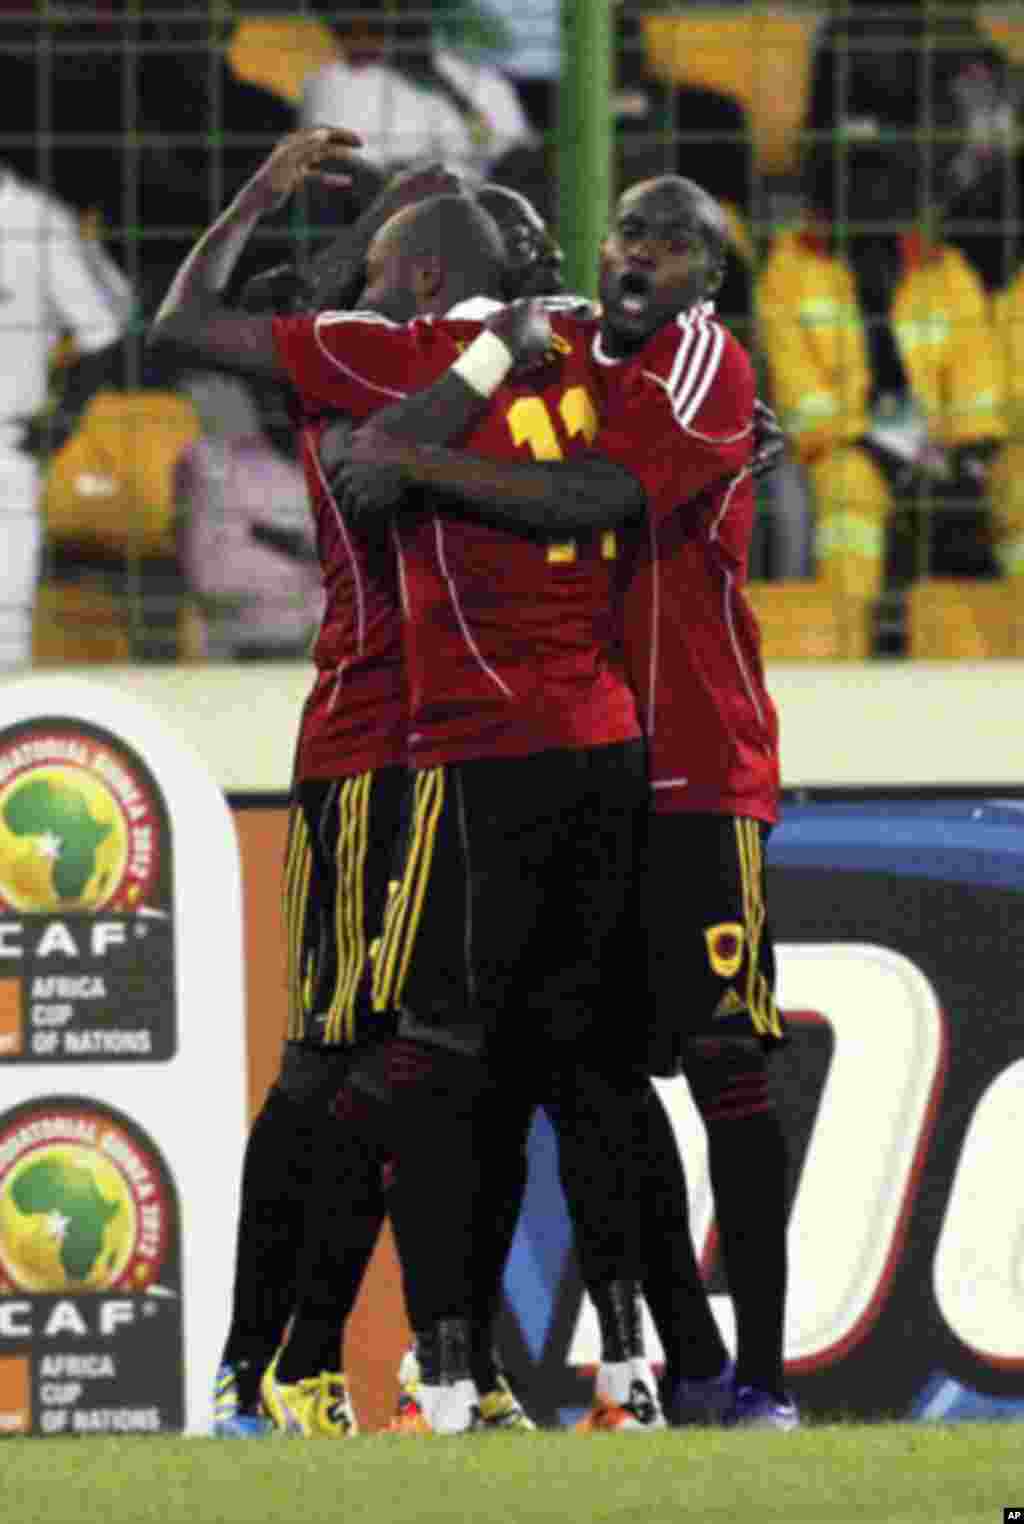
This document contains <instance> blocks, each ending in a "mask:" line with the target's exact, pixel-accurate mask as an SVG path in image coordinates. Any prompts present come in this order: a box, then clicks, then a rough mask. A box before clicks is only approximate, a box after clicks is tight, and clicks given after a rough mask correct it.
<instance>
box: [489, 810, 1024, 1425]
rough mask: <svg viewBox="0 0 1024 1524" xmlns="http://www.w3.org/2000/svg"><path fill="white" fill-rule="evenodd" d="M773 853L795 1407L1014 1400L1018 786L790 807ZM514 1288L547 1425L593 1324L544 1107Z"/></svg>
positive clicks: (891, 1413)
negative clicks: (1008, 791) (964, 795)
mask: <svg viewBox="0 0 1024 1524" xmlns="http://www.w3.org/2000/svg"><path fill="white" fill-rule="evenodd" d="M768 860H769V913H770V917H771V921H772V924H773V929H774V934H775V938H776V942H777V944H778V948H779V1000H780V1004H781V1005H782V1007H783V1008H784V1009H785V1010H786V1012H787V1014H788V1018H789V1021H790V1030H791V1033H792V1041H791V1043H790V1044H789V1046H788V1048H787V1049H786V1050H785V1051H784V1052H783V1053H781V1054H779V1055H778V1056H777V1057H776V1059H775V1060H774V1061H773V1074H772V1079H773V1085H774V1087H775V1091H776V1096H777V1099H778V1103H779V1107H780V1112H781V1115H782V1117H783V1121H784V1126H785V1128H786V1131H787V1136H788V1140H789V1145H790V1155H791V1181H790V1192H791V1195H790V1201H791V1205H790V1216H789V1247H790V1277H791V1278H790V1291H789V1300H788V1304H787V1328H786V1361H787V1374H788V1379H789V1384H790V1386H791V1388H792V1390H793V1392H794V1394H795V1396H796V1398H797V1400H798V1402H799V1403H800V1404H801V1407H802V1408H803V1410H804V1411H805V1412H806V1413H807V1414H808V1415H821V1416H837V1415H840V1414H842V1415H846V1416H851V1417H857V1418H863V1419H877V1418H908V1417H917V1418H921V1419H942V1420H946V1421H948V1420H951V1419H958V1418H984V1417H1006V1416H1013V1415H1016V1414H1019V1415H1020V1416H1021V1417H1024V1276H1022V1274H1021V1263H1022V1260H1024V1171H1021V1169H1020V1164H1019V1161H1020V1157H1021V1140H1022V1137H1024V995H1022V993H1021V980H1022V972H1024V804H1022V803H1020V802H1017V801H1012V800H1002V801H1001V800H986V799H980V798H979V799H974V800H971V799H958V800H955V801H952V800H937V801H923V800H908V799H890V800H885V799H878V800H873V801H871V802H866V803H846V802H839V801H835V800H830V801H828V802H824V803H820V804H795V805H791V806H790V807H789V808H787V810H786V811H785V815H784V819H783V822H782V824H781V825H780V827H779V828H778V830H777V831H776V832H775V833H774V835H773V837H772V840H771V843H770V847H769V854H768ZM663 1095H664V1098H665V1100H666V1103H667V1105H668V1107H669V1111H670V1114H671V1116H672V1119H673V1123H674V1125H675V1127H676V1131H677V1136H678V1138H679V1141H680V1147H681V1149H682V1152H683V1157H684V1160H685V1163H686V1169H687V1176H688V1188H689V1196H690V1220H691V1224H692V1226H693V1231H694V1236H695V1241H696V1243H697V1247H698V1249H699V1251H700V1252H701V1256H702V1264H703V1265H704V1267H705V1272H706V1275H707V1283H708V1290H709V1294H710V1295H711V1298H712V1306H713V1308H714V1310H715V1313H716V1316H717V1317H718V1319H719V1322H720V1324H721V1326H722V1328H723V1331H724V1332H725V1334H726V1337H727V1339H731V1337H732V1331H733V1318H732V1308H731V1303H730V1302H729V1298H728V1292H727V1287H726V1286H725V1283H724V1280H723V1279H722V1276H721V1270H720V1266H719V1265H718V1262H717V1256H716V1247H715V1244H716V1240H715V1231H714V1206H713V1201H712V1199H711V1192H710V1185H709V1181H708V1174H707V1160H706V1152H705V1147H704V1141H703V1129H702V1126H701V1124H700V1121H699V1118H698V1116H697V1113H696V1111H695V1109H694V1107H693V1105H692V1102H691V1101H690V1098H689V1095H688V1093H687V1090H686V1085H685V1082H684V1081H682V1080H676V1081H671V1082H668V1083H666V1084H665V1085H664V1087H663ZM505 1288H506V1307H505V1311H504V1314H503V1327H502V1329H501V1344H502V1348H503V1350H505V1351H506V1352H507V1358H508V1362H509V1365H510V1367H511V1368H512V1371H513V1374H514V1375H515V1376H516V1377H517V1378H518V1379H519V1380H520V1381H521V1383H522V1389H523V1391H524V1392H528V1393H529V1395H530V1404H531V1410H532V1411H533V1412H535V1414H536V1416H537V1417H538V1419H539V1420H540V1421H542V1422H546V1423H558V1422H562V1423H565V1422H571V1421H572V1419H573V1418H574V1417H575V1416H576V1414H577V1413H578V1412H579V1411H581V1410H582V1408H583V1406H584V1405H585V1404H586V1402H587V1401H588V1398H589V1392H590V1388H591V1382H590V1378H589V1367H591V1366H592V1364H593V1363H594V1361H595V1360H596V1358H597V1352H598V1345H597V1331H596V1322H595V1320H594V1318H593V1314H592V1310H591V1309H590V1308H589V1306H588V1304H587V1302H586V1299H585V1298H584V1297H583V1295H582V1291H581V1287H580V1283H579V1278H578V1275H577V1272H576V1267H575V1263H574V1260H573V1255H572V1247H571V1234H570V1230H569V1225H568V1220H567V1217H566V1213H565V1207H564V1202H563V1200H562V1197H561V1192H560V1188H559V1186H558V1181H557V1173H556V1168H555V1157H554V1142H553V1138H552V1135H551V1131H550V1128H549V1126H548V1124H547V1122H546V1120H545V1119H544V1118H543V1117H540V1118H538V1120H537V1122H536V1124H535V1126H534V1131H533V1135H532V1138H531V1176H530V1184H529V1189H528V1194H527V1199H526V1206H525V1210H524V1213H523V1217H522V1220H521V1223H520V1227H519V1231H518V1234H517V1237H516V1240H515V1243H514V1245H513V1250H512V1254H511V1257H510V1260H509V1265H508V1270H507V1273H506V1279H505ZM649 1347H650V1348H651V1349H652V1350H653V1352H654V1355H655V1357H657V1355H658V1353H659V1350H658V1347H657V1344H656V1340H655V1339H654V1337H653V1332H652V1334H651V1339H650V1346H649Z"/></svg>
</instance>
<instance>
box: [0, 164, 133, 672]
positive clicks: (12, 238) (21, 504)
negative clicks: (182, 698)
mask: <svg viewBox="0 0 1024 1524" xmlns="http://www.w3.org/2000/svg"><path fill="white" fill-rule="evenodd" d="M131 305H132V298H131V292H130V289H129V287H128V283H127V282H126V280H125V278H124V276H123V275H122V274H121V272H120V271H119V270H118V268H117V267H116V265H114V263H113V261H112V260H110V259H109V258H108V257H107V255H106V254H104V252H103V251H102V250H101V249H100V247H99V246H98V245H97V244H90V243H86V242H85V241H84V240H83V239H82V237H81V235H80V233H79V231H78V228H77V226H76V223H75V219H74V217H73V216H72V215H71V213H70V212H69V211H68V210H67V208H66V207H64V206H63V205H62V204H61V203H60V202H58V201H55V200H54V199H53V198H52V197H50V196H48V195H46V194H45V192H43V191H41V190H39V189H37V188H36V187H35V186H32V185H27V184H26V183H25V182H23V181H21V180H19V179H17V178H16V177H15V176H14V175H13V174H11V173H10V172H9V171H8V170H6V169H4V168H2V167H0V346H2V355H3V360H2V363H0V521H2V525H3V528H2V539H3V546H4V553H3V556H2V557H0V670H3V669H5V668H8V669H9V668H14V667H20V666H23V665H26V664H27V663H28V661H29V658H30V654H31V635H32V609H33V604H34V601H35V588H36V579H37V575H38V570H39V553H40V546H41V542H42V527H41V523H40V517H39V506H38V497H39V482H40V469H39V465H38V463H37V461H36V459H35V458H34V456H33V453H32V445H31V435H32V431H33V427H34V426H35V425H36V424H37V421H38V415H39V414H40V411H41V409H42V408H43V406H44V404H45V402H46V399H47V386H48V380H49V363H50V355H51V352H52V350H53V347H54V344H55V343H56V341H57V339H58V338H59V337H60V336H61V335H62V334H65V333H68V334H70V335H71V337H72V338H73V339H74V342H75V347H76V349H77V352H78V354H79V356H80V360H79V363H78V364H77V365H76V366H75V367H73V369H72V371H71V373H70V375H69V376H68V378H67V382H66V385H65V396H64V404H65V407H67V408H68V410H69V411H76V410H77V409H78V408H80V407H81V406H82V405H84V403H85V401H86V400H87V394H88V392H89V391H90V390H93V389H95V386H96V385H97V384H98V383H99V379H100V369H99V368H98V367H97V365H96V364H95V363H90V362H94V361H95V360H98V359H100V357H101V355H102V352H103V351H105V350H108V349H109V348H110V346H111V345H113V344H114V343H115V341H116V340H117V339H118V338H119V337H120V335H121V333H122V332H123V331H124V328H125V327H126V324H127V321H128V317H129V314H130V311H131ZM72 397H73V398H74V402H73V403H72Z"/></svg>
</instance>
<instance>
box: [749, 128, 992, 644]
mask: <svg viewBox="0 0 1024 1524" xmlns="http://www.w3.org/2000/svg"><path fill="white" fill-rule="evenodd" d="M848 159H849V162H848V165H847V175H846V191H845V200H846V208H847V216H848V218H849V224H848V225H846V224H836V223H833V222H832V221H831V220H830V215H829V214H830V211H831V200H830V198H829V199H828V204H826V205H824V206H823V205H821V204H814V203H812V206H811V210H810V215H809V217H808V219H807V222H806V224H805V226H804V227H802V228H800V229H798V230H796V231H793V232H790V233H786V234H784V235H783V236H782V237H780V238H779V239H778V241H777V242H776V244H775V247H774V248H773V250H772V252H771V255H770V257H769V259H768V261H767V264H766V266H765V268H764V270H763V271H762V274H761V277H760V281H759V288H758V307H759V317H760V324H761V334H762V340H763V348H764V353H765V356H766V358H767V362H768V366H769V370H770V373H771V379H772V383H773V393H774V398H775V400H776V402H777V405H778V407H779V409H780V413H781V415H782V423H783V427H784V428H785V429H786V430H787V433H788V434H789V437H790V441H791V444H792V447H793V449H794V451H795V453H796V455H797V457H798V459H799V460H800V461H801V462H802V464H803V465H804V466H805V467H806V469H807V472H808V476H809V479H810V484H811V491H812V497H813V504H814V508H815V513H816V539H815V550H816V561H817V572H818V576H819V577H821V578H824V579H825V580H826V581H827V582H828V583H829V584H830V586H831V587H832V588H833V590H834V592H835V593H836V595H837V596H838V597H839V598H841V599H842V600H845V604H846V608H847V610H848V611H849V612H850V616H851V619H852V621H853V624H854V626H855V628H856V630H857V632H858V639H857V640H856V641H855V643H854V650H855V651H859V652H861V653H863V654H866V652H867V650H868V649H869V646H870V635H869V631H870V628H871V621H872V617H873V610H874V607H875V605H876V602H877V600H878V598H879V595H880V593H881V591H882V589H883V586H884V583H885V574H886V563H887V551H889V552H890V553H891V554H892V557H893V564H892V565H891V571H892V573H893V576H894V578H895V580H896V581H897V583H902V582H906V581H909V580H911V578H912V577H913V576H915V575H918V576H920V575H934V574H938V575H945V576H961V577H962V576H986V575H992V574H993V572H994V570H995V566H994V561H993V556H992V550H991V543H990V538H989V535H988V525H987V518H986V512H985V508H986V496H985V494H986V482H987V475H988V469H989V465H990V463H991V461H992V459H993V457H994V455H995V454H996V452H997V450H998V447H999V444H1000V442H1001V441H1002V439H1003V438H1004V436H1005V431H1006V425H1005V420H1004V417H1003V412H1002V407H1001V391H1002V388H1001V377H1000V375H999V371H998V366H997V362H996V355H995V349H994V344H993V338H992V331H991V327H990V323H989V315H988V310H987V304H986V300H985V293H984V291H983V290H982V288H981V284H980V282H979V281H978V279H977V277H976V276H975V275H974V274H973V272H972V271H971V269H970V267H969V266H968V264H967V262H966V261H965V260H964V258H963V256H962V255H961V254H960V253H959V252H958V251H957V250H955V249H953V248H951V247H950V246H949V245H946V244H943V243H941V242H936V241H934V240H932V239H930V238H929V237H928V236H927V234H926V233H924V232H922V231H921V230H920V228H919V226H918V223H917V219H916V216H915V210H916V200H917V196H916V191H917V186H916V177H915V175H914V172H913V167H912V166H911V165H909V164H908V162H907V159H906V156H905V155H904V154H902V153H901V152H900V151H899V150H898V149H897V151H895V152H891V153H890V152H887V151H886V150H885V149H884V148H883V147H881V146H878V145H868V146H866V147H860V148H858V149H857V150H856V151H853V150H851V151H850V153H849V155H848ZM894 508H900V509H902V510H903V511H902V513H901V515H900V517H899V519H898V520H897V522H898V524H899V525H901V526H902V527H904V528H906V530H907V532H908V535H909V539H906V538H905V539H904V541H903V542H902V544H901V542H900V540H899V537H898V536H897V538H896V540H895V542H894V541H893V537H892V535H891V532H890V531H891V528H892V524H891V520H892V516H893V510H894Z"/></svg>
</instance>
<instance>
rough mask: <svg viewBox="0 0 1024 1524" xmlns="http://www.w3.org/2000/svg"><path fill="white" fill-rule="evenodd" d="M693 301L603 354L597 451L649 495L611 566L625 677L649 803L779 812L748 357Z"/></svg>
mask: <svg viewBox="0 0 1024 1524" xmlns="http://www.w3.org/2000/svg"><path fill="white" fill-rule="evenodd" d="M713 310H714V309H713V307H712V306H711V304H710V303H703V304H701V305H700V306H698V307H696V308H694V309H693V310H691V311H690V312H688V313H684V314H681V315H680V316H679V317H678V318H677V319H676V320H675V321H674V322H672V323H669V324H666V326H665V327H663V328H661V329H660V330H659V331H658V332H657V333H656V334H655V335H654V336H653V337H652V338H651V339H649V340H648V342H647V344H646V345H645V346H644V348H643V349H642V350H641V351H640V352H639V353H638V354H635V355H631V356H629V357H628V358H627V359H625V360H622V361H616V360H613V359H611V358H609V356H608V355H606V354H605V352H604V350H603V348H602V346H601V340H600V333H599V323H598V322H597V321H593V322H589V323H586V324H581V325H578V326H580V327H583V328H585V329H586V330H587V331H588V332H589V336H590V339H591V353H592V356H593V359H594V361H595V363H596V365H597V366H598V368H599V370H600V372H601V375H602V378H603V383H604V384H603V387H602V391H601V415H602V419H603V420H604V422H603V424H602V428H601V431H600V433H599V435H598V436H597V438H596V440H595V442H594V448H595V449H596V450H598V451H599V452H600V453H601V454H602V455H604V456H606V457H607V458H608V459H610V460H614V461H617V462H618V463H619V464H621V465H623V466H625V467H626V468H627V469H628V470H629V471H631V472H632V474H633V475H634V476H636V477H637V478H638V479H639V481H640V482H641V483H642V485H643V488H644V491H645V493H646V495H647V519H646V523H645V525H644V529H643V530H642V531H641V532H640V533H639V534H638V535H637V537H636V539H635V541H634V542H633V544H632V546H631V552H630V554H629V555H628V557H627V559H626V560H625V561H624V563H623V569H622V570H623V579H622V623H623V628H622V638H623V650H624V655H625V661H626V668H627V673H628V676H629V680H630V683H631V684H632V687H633V690H634V692H635V693H636V696H637V702H638V704H639V706H640V712H641V718H642V720H643V725H644V729H645V731H646V734H647V738H648V747H649V753H650V755H649V766H650V772H651V787H652V789H653V792H654V798H653V805H654V809H655V810H656V811H658V812H675V811H689V812H692V813H709V814H725V815H748V816H753V817H754V818H755V819H760V820H765V821H774V820H776V819H777V818H778V792H779V758H778V720H777V716H776V712H775V706H774V704H773V703H772V701H771V698H770V697H769V695H768V691H767V688H766V686H765V679H764V668H763V664H762V661H761V640H760V632H759V630H758V627H757V621H756V619H755V617H754V614H753V612H752V610H751V608H750V605H749V603H748V602H747V600H746V598H745V597H744V593H743V585H744V583H745V581H746V577H747V556H748V550H749V545H750V535H751V528H752V525H753V518H754V508H755V503H754V491H753V482H752V479H751V477H750V474H749V470H748V466H749V463H750V458H751V454H752V451H753V405H754V398H755V392H756V385H755V379H754V373H753V368H752V366H751V363H750V359H749V356H748V355H747V353H746V351H745V350H744V349H743V347H742V345H740V344H739V343H738V342H737V341H736V339H734V338H733V337H732V335H731V334H730V333H729V332H728V331H727V330H726V329H725V328H723V327H722V326H721V324H719V323H718V322H717V321H716V320H715V318H714V316H713Z"/></svg>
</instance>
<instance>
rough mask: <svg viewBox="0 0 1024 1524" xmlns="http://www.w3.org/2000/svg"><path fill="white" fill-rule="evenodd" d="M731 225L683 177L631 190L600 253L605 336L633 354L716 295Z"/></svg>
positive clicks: (616, 350)
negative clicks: (692, 308) (701, 303)
mask: <svg viewBox="0 0 1024 1524" xmlns="http://www.w3.org/2000/svg"><path fill="white" fill-rule="evenodd" d="M728 245H729V224H728V222H727V220H726V217H725V213H724V212H723V211H722V208H721V207H720V206H719V204H718V202H717V201H716V200H715V199H714V197H713V196H709V195H708V193H707V191H705V190H704V189H703V188H702V187H701V186H699V185H697V184H696V183H695V182H694V181H693V180H686V179H684V178H683V177H682V176H681V175H661V176H659V178H658V179H656V180H642V181H641V182H640V183H639V184H638V185H632V186H630V188H629V190H627V191H626V192H625V193H624V194H623V195H622V196H621V197H620V198H619V204H618V207H617V208H616V212H615V221H614V224H613V226H612V229H611V232H610V233H609V234H608V237H607V238H606V239H605V242H604V244H603V246H602V249H601V305H602V308H603V317H602V336H603V339H604V342H605V345H606V347H607V348H608V350H609V352H610V353H613V354H620V355H621V354H628V353H630V352H631V351H633V350H635V349H638V348H640V347H641V346H642V345H643V344H645V343H646V342H647V340H648V339H649V338H650V337H651V336H652V335H653V334H654V333H656V332H657V330H658V329H659V328H661V327H663V326H664V325H665V324H666V323H668V322H671V321H672V320H673V319H674V318H675V317H676V316H677V315H678V314H679V313H680V312H686V311H688V310H689V309H690V308H691V307H693V306H695V305H696V304H697V303H699V302H702V301H704V300H706V299H707V298H709V297H712V296H714V294H715V292H716V291H717V290H718V288H719V286H720V285H721V284H722V278H723V276H724V273H725V259H726V254H727V251H728Z"/></svg>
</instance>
